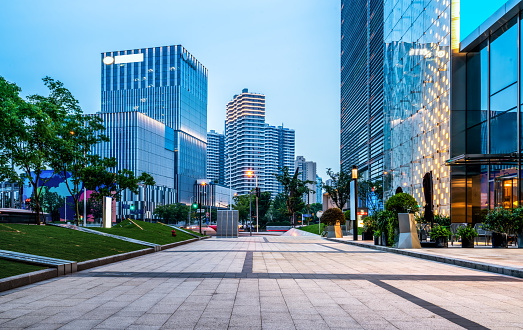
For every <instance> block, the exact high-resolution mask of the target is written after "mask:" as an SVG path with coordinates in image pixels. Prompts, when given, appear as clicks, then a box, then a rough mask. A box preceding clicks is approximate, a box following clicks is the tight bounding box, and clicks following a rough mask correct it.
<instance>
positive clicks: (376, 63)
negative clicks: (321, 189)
mask: <svg viewBox="0 0 523 330" xmlns="http://www.w3.org/2000/svg"><path fill="white" fill-rule="evenodd" d="M340 56H341V86H340V89H341V91H340V92H341V93H340V112H341V114H340V118H341V127H340V135H341V145H340V163H341V169H342V170H343V171H347V172H350V170H351V169H352V166H353V165H357V166H358V169H359V172H360V173H362V174H363V176H364V177H366V178H370V179H373V180H374V179H378V178H381V177H382V173H383V0H350V1H349V0H342V1H341V54H340Z"/></svg>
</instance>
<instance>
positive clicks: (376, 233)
mask: <svg viewBox="0 0 523 330" xmlns="http://www.w3.org/2000/svg"><path fill="white" fill-rule="evenodd" d="M380 240H381V231H380V230H379V229H376V230H375V231H374V245H380V243H381V242H380Z"/></svg>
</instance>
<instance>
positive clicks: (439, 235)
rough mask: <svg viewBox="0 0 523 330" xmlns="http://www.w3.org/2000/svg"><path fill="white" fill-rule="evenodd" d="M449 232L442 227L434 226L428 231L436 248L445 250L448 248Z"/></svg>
mask: <svg viewBox="0 0 523 330" xmlns="http://www.w3.org/2000/svg"><path fill="white" fill-rule="evenodd" d="M450 234H451V233H450V230H449V229H448V228H446V227H444V226H441V225H438V226H434V228H432V230H431V231H430V234H429V236H430V239H431V240H433V241H435V242H436V247H437V248H446V247H448V246H449V236H450Z"/></svg>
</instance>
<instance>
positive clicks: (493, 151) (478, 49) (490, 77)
mask: <svg viewBox="0 0 523 330" xmlns="http://www.w3.org/2000/svg"><path fill="white" fill-rule="evenodd" d="M522 10H523V2H519V3H518V2H513V3H511V6H507V7H506V8H502V9H501V10H500V11H498V12H496V13H495V14H494V15H493V16H492V17H491V18H489V20H487V21H486V22H485V23H484V24H483V25H482V27H483V28H484V30H482V31H479V32H475V33H472V34H471V35H469V36H468V37H467V38H465V39H464V41H463V42H462V43H461V50H460V53H457V54H455V56H454V57H453V76H452V95H453V97H452V114H451V127H452V136H451V158H450V159H449V160H448V161H447V164H448V165H451V166H450V168H451V184H452V185H451V201H452V208H451V214H452V217H453V221H458V222H468V223H477V222H481V221H482V215H483V214H484V212H485V210H488V209H492V208H494V207H502V208H506V209H511V208H514V207H517V206H519V205H521V203H522V199H523V193H522V191H521V178H522V172H521V149H522V142H523V140H522V139H523V135H522V127H523V122H522V118H523V117H522V115H521V111H523V102H522V100H523V87H522V86H523V83H522V81H521V79H522V78H521V77H522V73H523V69H522V68H523V60H522V54H521V52H522V50H521V42H522V41H523V37H522V36H523V24H522V23H521V19H522V17H523V12H522ZM479 30H481V29H479Z"/></svg>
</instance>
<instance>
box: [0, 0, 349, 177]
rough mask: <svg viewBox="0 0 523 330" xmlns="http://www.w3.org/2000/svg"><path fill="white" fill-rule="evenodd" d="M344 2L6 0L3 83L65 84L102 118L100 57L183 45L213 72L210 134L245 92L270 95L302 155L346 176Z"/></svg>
mask: <svg viewBox="0 0 523 330" xmlns="http://www.w3.org/2000/svg"><path fill="white" fill-rule="evenodd" d="M339 15H340V2H339V1H337V0H327V1H317V0H285V1H279V0H263V1H245V0H227V1H213V0H207V1H204V0H192V1H180V0H177V1H167V0H165V1H157V0H148V1H143V0H142V1H135V0H126V1H107V0H104V1H98V0H89V1H65V0H64V1H58V0H46V1H40V0H38V1H36V0H33V1H30V0H25V1H2V9H1V10H0V30H1V31H2V33H1V34H0V45H2V46H1V47H2V51H1V52H0V75H2V76H4V77H5V78H6V79H7V80H9V81H11V82H15V83H16V84H17V85H18V86H20V87H21V88H22V91H23V94H24V95H28V94H35V93H38V94H45V93H46V90H45V88H44V87H43V84H42V82H41V78H42V77H44V76H46V75H48V76H51V77H53V78H55V79H58V80H61V81H62V82H63V83H64V84H65V85H66V87H67V88H69V89H70V90H71V92H72V93H73V95H75V97H76V98H77V99H78V100H79V102H80V105H81V106H82V108H83V110H84V112H86V113H93V112H96V111H99V109H100V63H99V61H100V53H101V52H103V51H114V50H125V49H134V48H143V47H154V46H166V45H176V44H181V45H183V46H185V47H186V48H187V49H188V50H189V52H191V53H192V54H193V55H194V56H195V57H196V58H197V59H198V60H199V61H200V62H201V63H203V65H205V66H206V67H207V69H208V70H209V94H208V124H207V128H208V130H211V129H215V130H217V131H219V132H222V131H223V127H224V119H225V104H226V103H227V102H228V101H229V100H231V99H232V96H233V95H234V94H238V93H240V92H241V90H242V89H243V88H249V90H250V91H253V92H258V93H264V94H266V99H267V104H266V121H267V122H268V123H270V124H272V125H281V124H282V123H283V124H284V125H285V126H286V127H290V128H293V129H295V130H296V154H297V155H303V156H305V157H306V158H307V159H308V160H313V161H316V162H317V163H318V167H317V168H318V174H319V175H320V176H321V177H323V178H324V179H325V176H326V175H325V168H326V167H332V168H333V169H336V170H337V169H339V126H340V123H339V93H340V89H339V84H340V77H339V72H340V64H339V61H340V59H339V53H340V51H339V49H340V42H339V39H340V19H339Z"/></svg>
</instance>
